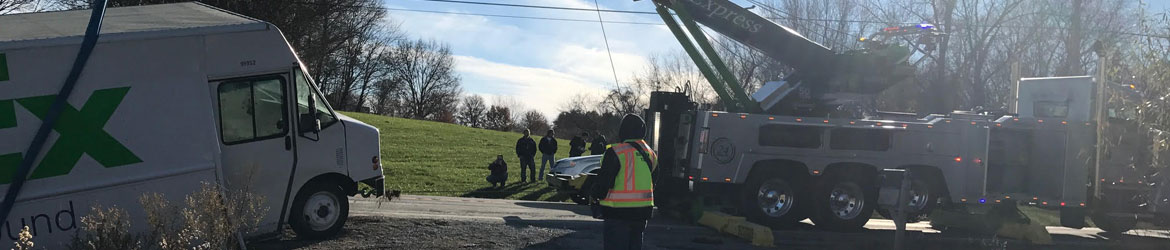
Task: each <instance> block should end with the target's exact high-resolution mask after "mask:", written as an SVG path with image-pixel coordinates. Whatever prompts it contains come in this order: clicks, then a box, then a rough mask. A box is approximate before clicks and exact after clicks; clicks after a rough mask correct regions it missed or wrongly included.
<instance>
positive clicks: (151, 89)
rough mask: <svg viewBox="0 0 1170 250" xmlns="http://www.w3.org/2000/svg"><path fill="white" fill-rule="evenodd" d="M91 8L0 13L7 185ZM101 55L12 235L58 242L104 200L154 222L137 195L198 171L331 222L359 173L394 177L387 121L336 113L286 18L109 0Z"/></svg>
mask: <svg viewBox="0 0 1170 250" xmlns="http://www.w3.org/2000/svg"><path fill="white" fill-rule="evenodd" d="M89 18H90V11H88V10H83V11H61V12H47V13H30V14H16V15H4V16H0V193H2V192H7V190H8V189H13V187H12V186H15V185H12V184H11V183H13V180H14V179H15V178H14V176H15V173H17V171H16V170H17V169H18V168H19V167H20V165H24V164H21V163H22V161H23V160H24V158H25V157H28V156H27V155H25V154H26V150H27V149H28V148H29V146H30V144H31V143H33V141H34V140H33V138H34V134H36V133H37V131H38V129H39V126H40V125H41V124H42V120H43V119H44V118H45V116H46V114H47V113H48V112H47V111H48V110H49V106H50V105H51V104H52V103H53V102H54V100H56V99H57V97H58V91H60V90H61V89H62V87H63V85H64V84H63V83H64V82H65V79H66V75H68V73H69V72H70V70H71V69H73V61H74V59H75V57H76V56H77V55H78V51H79V49H80V48H82V47H83V46H82V41H83V38H84V37H85V35H84V33H85V30H86V27H87V23H86V20H87V19H89ZM97 37H98V39H97V40H96V41H97V43H96V46H94V47H93V49H92V53H91V55H90V57H89V60H88V63H87V64H86V65H85V67H84V70H83V71H82V72H81V73H80V78H78V79H79V80H77V81H76V84H75V88H74V89H73V90H72V94H71V95H69V96H68V98H67V99H65V105H64V106H63V109H61V112H60V115H59V116H58V119H57V122H56V123H55V125H54V126H53V127H52V128H51V132H50V133H49V136H48V137H47V139H46V140H44V144H43V145H44V146H43V150H42V151H41V152H40V153H39V154H37V155H35V156H34V157H35V159H34V161H33V162H32V164H31V165H29V166H31V167H30V168H29V170H28V171H29V172H28V173H29V174H28V175H27V178H26V179H25V180H27V181H26V182H24V185H23V188H20V190H19V193H18V195H16V196H14V197H16V199H15V201H16V202H15V203H14V204H15V205H14V206H12V210H11V212H10V213H9V215H8V217H7V218H5V220H4V221H3V224H0V246H6V245H11V242H12V241H13V240H15V239H17V234H18V233H19V232H20V230H21V228H22V227H23V226H28V227H30V230H31V232H32V234H33V235H34V236H35V237H34V240H35V241H36V242H37V243H38V244H37V246H45V247H49V248H61V247H62V246H64V245H63V244H65V243H66V242H68V241H69V239H70V237H72V236H73V235H74V233H75V232H76V231H77V230H78V227H79V223H80V220H81V217H83V216H85V215H86V214H88V213H89V210H90V208H91V207H92V206H93V205H102V206H105V207H109V206H118V207H119V208H122V209H125V210H127V211H128V212H129V213H130V214H131V218H132V224H133V225H134V226H133V227H134V230H136V231H142V230H144V229H145V219H144V216H143V215H142V209H141V206H140V205H139V204H138V198H139V197H140V196H141V195H142V194H144V193H161V194H164V195H165V196H166V197H167V198H169V199H170V200H171V201H172V203H174V204H183V202H182V199H183V197H184V196H185V195H187V194H190V193H192V192H193V191H195V190H197V189H198V188H199V187H200V183H201V182H207V183H214V184H217V185H221V186H223V187H225V188H227V189H245V190H247V191H249V192H252V193H255V194H258V195H260V196H262V197H264V198H265V203H264V205H265V206H267V207H268V208H269V210H268V213H267V214H266V215H264V217H263V220H262V223H261V225H260V228H259V230H258V231H259V232H258V233H275V232H279V230H280V228H281V227H282V225H284V224H286V223H287V224H289V225H290V226H291V227H292V228H293V229H294V230H295V231H296V232H297V234H298V235H299V236H306V237H327V236H330V235H332V234H334V233H336V232H337V231H338V230H339V229H340V228H341V227H342V225H343V224H344V223H345V221H346V216H347V215H348V203H347V202H348V201H347V198H346V197H347V196H352V195H354V194H356V193H358V183H366V184H368V185H369V186H371V187H373V190H375V192H378V194H379V195H380V191H381V190H382V187H383V183H382V182H383V176H382V168H381V164H380V159H379V157H378V154H379V144H378V130H377V129H376V128H374V127H372V126H370V125H367V124H363V123H361V122H359V121H357V120H354V119H352V118H349V117H346V116H344V115H341V114H338V113H336V112H334V111H333V110H332V109H331V108H330V107H329V105H328V103H327V102H326V101H325V99H324V98H322V95H321V93H320V92H318V90H317V88H316V87H315V85H314V84H313V80H312V78H310V77H309V75H308V73H307V72H305V69H304V65H303V64H301V63H300V61H299V60H298V59H297V56H296V53H294V51H293V49H292V48H291V47H290V46H289V44H288V42H286V41H285V39H284V36H283V35H282V34H281V32H280V30H278V29H277V27H274V26H273V25H271V24H269V23H266V22H263V21H260V20H256V19H252V18H249V17H245V16H241V15H238V14H234V13H231V12H227V11H224V10H220V9H217V8H214V7H211V6H207V5H203V4H199V3H179V4H165V5H152V6H139V7H124V8H111V9H109V10H108V11H106V14H105V20H104V22H103V23H102V25H101V32H100V35H99V36H97Z"/></svg>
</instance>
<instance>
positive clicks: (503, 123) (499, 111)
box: [484, 105, 516, 131]
mask: <svg viewBox="0 0 1170 250" xmlns="http://www.w3.org/2000/svg"><path fill="white" fill-rule="evenodd" d="M515 124H516V122H515V120H512V112H511V110H508V108H507V107H503V106H496V105H492V107H491V108H489V109H488V112H487V114H486V115H484V127H485V128H487V129H491V130H497V131H511V130H512V129H513V128H515V126H516V125H515Z"/></svg>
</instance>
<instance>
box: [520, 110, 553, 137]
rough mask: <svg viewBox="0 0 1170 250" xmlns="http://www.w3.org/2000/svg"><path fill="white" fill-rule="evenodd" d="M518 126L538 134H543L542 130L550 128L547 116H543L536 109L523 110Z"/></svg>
mask: <svg viewBox="0 0 1170 250" xmlns="http://www.w3.org/2000/svg"><path fill="white" fill-rule="evenodd" d="M520 126H521V127H523V128H526V129H528V131H532V133H534V134H538V135H544V131H548V129H549V128H550V127H549V124H548V118H545V117H544V114H541V113H540V111H536V110H529V111H528V112H524V118H523V119H520Z"/></svg>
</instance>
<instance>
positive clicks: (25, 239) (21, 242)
mask: <svg viewBox="0 0 1170 250" xmlns="http://www.w3.org/2000/svg"><path fill="white" fill-rule="evenodd" d="M32 238H33V236H32V233H29V231H28V226H24V228H23V229H20V238H19V239H16V242H13V244H14V245H15V246H12V249H14V250H29V249H32V248H33V246H34V245H36V244H33V241H32Z"/></svg>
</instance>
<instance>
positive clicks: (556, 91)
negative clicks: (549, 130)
mask: <svg viewBox="0 0 1170 250" xmlns="http://www.w3.org/2000/svg"><path fill="white" fill-rule="evenodd" d="M455 59H456V65H457V66H456V67H457V71H459V73H460V74H461V75H462V76H463V86H464V88H465V89H468V90H469V91H470V92H472V93H474V94H485V95H488V96H511V97H513V98H514V99H515V100H517V101H519V102H520V103H521V104H523V105H524V106H525V108H527V109H534V110H538V111H540V112H542V113H544V114H545V115H546V116H549V117H550V119H552V118H555V117H556V114H557V112H558V110H557V108H558V107H560V105H561V104H562V103H565V101H566V100H567V98H571V97H573V96H575V95H576V94H577V93H586V94H590V95H599V94H601V93H603V92H604V91H605V89H603V88H601V87H599V86H597V85H596V84H591V83H590V81H589V80H587V79H584V78H582V77H579V76H576V75H573V74H568V73H564V72H560V71H556V70H552V69H546V68H534V67H523V66H516V65H510V64H504V63H498V62H492V61H488V60H484V59H482V58H476V57H470V56H455Z"/></svg>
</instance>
